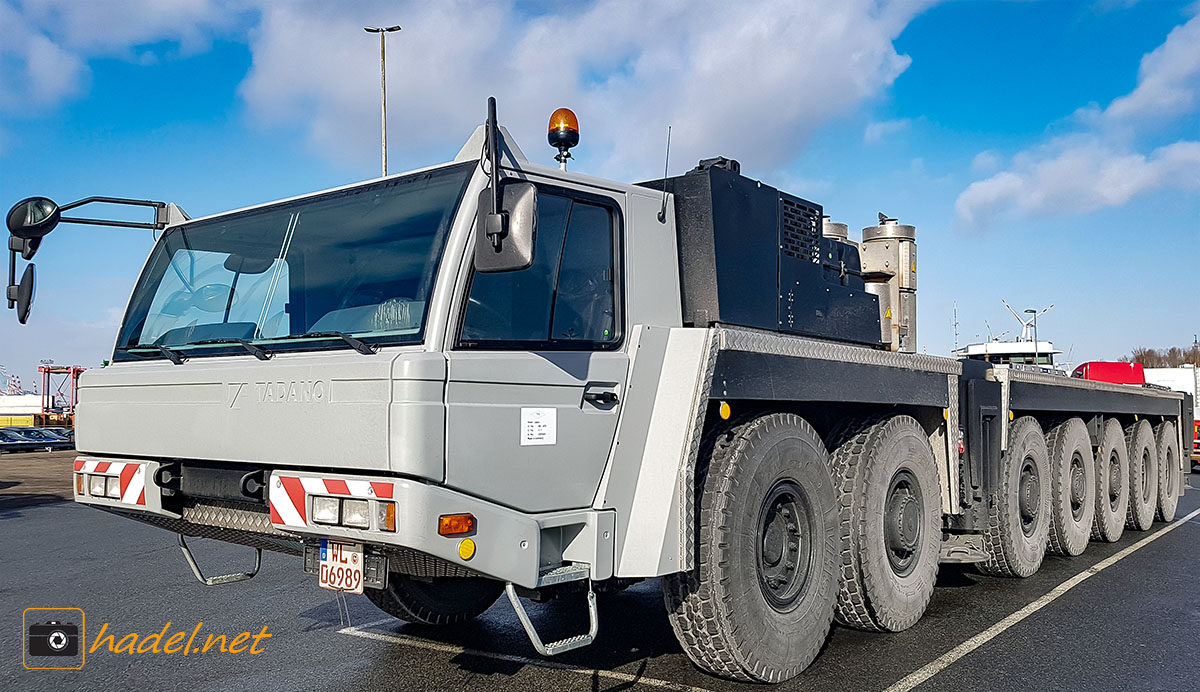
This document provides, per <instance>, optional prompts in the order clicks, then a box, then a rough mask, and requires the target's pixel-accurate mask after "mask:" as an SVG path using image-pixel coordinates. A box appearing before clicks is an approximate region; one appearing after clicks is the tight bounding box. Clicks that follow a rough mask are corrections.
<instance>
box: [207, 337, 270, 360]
mask: <svg viewBox="0 0 1200 692" xmlns="http://www.w3.org/2000/svg"><path fill="white" fill-rule="evenodd" d="M205 344H237V345H238V346H241V347H242V348H244V349H246V350H247V351H249V352H250V353H251V354H252V355H253V356H254V357H255V358H257V359H259V360H271V356H273V355H275V354H273V353H271V352H270V351H268V350H267V349H265V348H263V347H262V346H259V345H257V344H252V343H250V342H249V341H247V340H245V339H234V338H223V339H203V340H201V341H190V342H188V345H189V346H191V345H196V346H204V345H205Z"/></svg>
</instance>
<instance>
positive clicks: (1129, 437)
mask: <svg viewBox="0 0 1200 692" xmlns="http://www.w3.org/2000/svg"><path fill="white" fill-rule="evenodd" d="M1125 444H1126V445H1127V446H1128V447H1129V508H1128V510H1127V511H1126V514H1125V527H1126V528H1130V529H1134V530H1135V531H1148V530H1149V529H1150V526H1151V525H1152V524H1154V510H1155V508H1156V507H1157V506H1158V447H1157V445H1156V444H1155V443H1154V429H1153V428H1151V427H1150V423H1149V422H1148V421H1144V420H1140V421H1138V422H1136V423H1134V424H1133V425H1131V426H1129V427H1128V428H1125Z"/></svg>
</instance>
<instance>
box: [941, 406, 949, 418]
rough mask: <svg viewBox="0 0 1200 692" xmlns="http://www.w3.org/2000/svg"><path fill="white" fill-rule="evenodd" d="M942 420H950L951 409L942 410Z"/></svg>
mask: <svg viewBox="0 0 1200 692" xmlns="http://www.w3.org/2000/svg"><path fill="white" fill-rule="evenodd" d="M942 420H950V409H948V408H944V409H942Z"/></svg>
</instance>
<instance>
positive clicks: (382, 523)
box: [375, 500, 396, 531]
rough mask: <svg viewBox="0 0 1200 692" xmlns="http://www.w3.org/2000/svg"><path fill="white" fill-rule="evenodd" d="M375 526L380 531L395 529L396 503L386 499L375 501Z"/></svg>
mask: <svg viewBox="0 0 1200 692" xmlns="http://www.w3.org/2000/svg"><path fill="white" fill-rule="evenodd" d="M375 526H376V528H378V529H379V530H380V531H395V530H396V503H395V502H388V501H387V500H376V501H375Z"/></svg>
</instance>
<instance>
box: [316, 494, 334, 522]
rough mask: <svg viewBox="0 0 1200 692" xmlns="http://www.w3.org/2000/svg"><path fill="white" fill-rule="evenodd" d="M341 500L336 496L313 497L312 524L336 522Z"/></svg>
mask: <svg viewBox="0 0 1200 692" xmlns="http://www.w3.org/2000/svg"><path fill="white" fill-rule="evenodd" d="M340 509H341V500H339V499H338V498H336V497H314V498H313V501H312V520H313V523H314V524H337V523H338V515H339V513H340V511H339V510H340Z"/></svg>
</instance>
